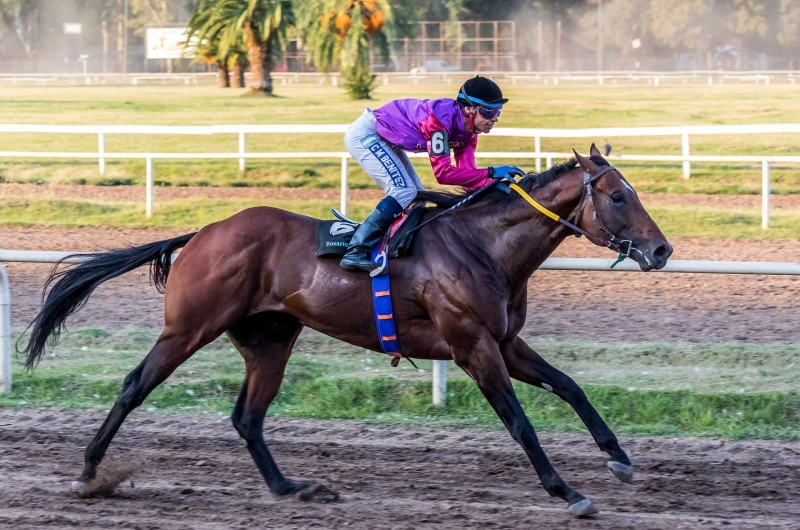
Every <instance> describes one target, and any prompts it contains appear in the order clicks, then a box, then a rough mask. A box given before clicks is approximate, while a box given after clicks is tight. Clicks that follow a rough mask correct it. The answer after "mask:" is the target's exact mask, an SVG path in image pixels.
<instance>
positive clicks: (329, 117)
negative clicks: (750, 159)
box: [0, 84, 800, 194]
mask: <svg viewBox="0 0 800 530" xmlns="http://www.w3.org/2000/svg"><path fill="white" fill-rule="evenodd" d="M456 88H457V87H455V86H452V85H442V84H439V85H388V86H381V87H380V88H379V89H378V91H377V92H376V99H375V100H374V101H370V102H358V101H350V100H348V99H347V98H346V96H345V94H344V92H343V91H342V90H340V89H338V88H335V87H330V86H324V87H321V86H305V85H293V86H291V87H289V86H286V87H283V86H279V87H278V96H279V97H276V98H268V99H252V98H245V97H241V95H242V93H243V92H242V91H239V90H233V89H230V90H221V89H218V88H215V87H211V86H196V87H195V86H191V87H183V86H160V87H153V86H149V87H145V86H140V87H130V86H116V87H99V86H90V87H86V86H81V87H46V86H43V87H40V86H36V87H0V116H2V118H0V121H2V122H3V123H44V124H158V125H210V124H298V123H318V124H324V123H340V124H341V123H350V122H351V121H353V120H354V119H355V118H356V117H357V116H358V115H359V114H360V113H361V112H363V109H364V106H365V105H367V106H370V107H372V108H376V107H378V106H380V105H382V104H383V103H385V102H387V101H389V100H392V99H396V98H403V97H417V98H435V97H445V96H450V97H452V95H453V92H454V91H455V90H456ZM504 91H505V93H507V95H508V97H509V98H510V102H509V104H508V105H507V106H506V109H505V110H504V113H503V115H502V117H501V121H500V125H501V126H503V127H546V128H586V127H630V126H664V125H708V124H712V125H713V124H746V123H784V122H787V121H791V119H789V118H788V117H789V116H797V115H798V114H800V97H798V93H799V91H800V87H797V86H795V85H768V86H765V85H756V86H752V85H747V86H744V85H716V86H710V87H709V86H669V87H666V86H664V87H649V86H613V85H608V86H603V87H592V89H591V90H590V91H588V92H587V89H586V87H567V86H558V87H554V86H514V85H508V84H507V86H505V87H504ZM796 136H797V135H758V136H695V137H693V138H692V139H691V142H692V143H691V149H692V153H693V154H698V155H699V154H715V155H722V154H729V155H791V154H795V155H796V154H798V153H800V151H798V148H797V145H798V143H797V137H796ZM609 140H610V142H611V144H612V146H613V148H614V151H613V152H614V153H616V154H625V153H628V154H680V153H681V145H680V138H679V137H653V138H610V139H609ZM0 141H2V146H3V147H2V149H3V150H7V151H25V150H32V151H96V150H97V138H96V136H93V135H55V134H51V135H42V134H35V135H34V134H0ZM592 141H595V142H597V143H598V144H599V145H601V144H603V142H604V138H592V139H581V140H572V139H544V140H543V142H542V149H544V150H546V151H561V152H569V151H570V150H571V149H572V148H575V149H578V150H579V151H586V150H588V148H589V144H590V143H591V142H592ZM237 142H238V139H237V137H236V135H233V134H231V135H214V136H209V137H202V136H151V135H108V136H107V137H106V139H105V148H106V151H108V152H113V151H135V152H146V151H158V152H215V151H216V152H236V151H237V145H238V144H237ZM247 148H248V150H250V151H281V152H286V151H342V150H343V144H342V136H341V135H340V134H331V135H318V134H314V135H301V134H291V135H284V136H281V135H249V136H248V137H247ZM532 148H533V139H530V138H501V137H496V136H495V137H493V136H491V135H488V136H482V137H481V139H480V145H479V150H482V151H531V150H532ZM480 163H481V164H487V165H492V164H498V163H518V164H520V165H523V166H524V167H525V168H528V169H532V168H533V165H532V161H529V160H528V161H526V160H503V161H500V160H495V161H493V160H482V161H480ZM108 164H109V165H108V169H107V173H106V175H105V176H102V177H101V176H100V175H98V173H97V164H96V162H91V161H87V160H84V161H63V160H62V161H58V160H31V159H28V160H9V159H4V160H2V161H0V180H2V181H5V182H29V183H30V182H32V183H36V182H51V183H70V184H97V185H113V184H142V183H143V182H144V174H145V171H144V162H143V161H121V160H109V161H108ZM415 165H416V167H417V169H418V172H419V173H420V175H421V176H422V179H423V181H424V182H425V183H426V185H431V184H432V183H433V178H432V175H431V170H430V165H429V164H428V163H427V161H425V160H418V161H416V163H415ZM618 165H619V166H620V168H621V169H622V170H623V171H624V173H625V175H626V177H627V178H628V179H629V180H630V181H631V183H632V184H633V185H634V186H636V187H637V189H639V190H640V191H649V192H671V193H722V194H756V193H759V191H760V165H759V164H755V165H725V164H696V165H693V170H692V171H693V172H692V178H691V179H689V180H683V179H682V178H681V176H680V175H681V168H680V164H642V163H619V164H618ZM356 166H357V165H356V164H351V186H353V187H372V186H373V184H372V183H371V181H370V180H369V179H368V178H367V177H366V175H364V174H363V172H362V171H361V170H360V168H357V167H356ZM155 178H156V180H158V181H159V183H160V184H162V185H172V186H181V185H206V186H275V187H277V186H290V187H297V186H303V187H325V188H330V187H336V186H338V179H339V161H338V160H329V161H326V160H271V161H248V170H247V171H246V172H244V173H242V172H239V171H238V168H237V162H236V160H229V161H224V162H223V161H186V162H184V161H159V162H158V163H157V164H156V170H155ZM772 180H773V191H774V192H775V193H781V194H789V193H799V192H800V172H798V171H797V168H796V167H794V168H793V167H791V166H780V165H776V166H775V167H773V173H772Z"/></svg>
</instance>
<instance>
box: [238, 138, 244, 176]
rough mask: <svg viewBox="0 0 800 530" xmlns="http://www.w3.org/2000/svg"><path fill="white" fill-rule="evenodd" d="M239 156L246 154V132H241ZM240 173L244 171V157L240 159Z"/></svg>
mask: <svg viewBox="0 0 800 530" xmlns="http://www.w3.org/2000/svg"><path fill="white" fill-rule="evenodd" d="M239 154H240V155H243V154H244V131H239ZM239 171H244V157H242V158H240V159H239Z"/></svg>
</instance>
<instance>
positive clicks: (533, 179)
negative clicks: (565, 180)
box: [411, 156, 608, 208]
mask: <svg viewBox="0 0 800 530" xmlns="http://www.w3.org/2000/svg"><path fill="white" fill-rule="evenodd" d="M590 159H591V161H592V162H594V163H595V164H597V165H598V166H607V165H608V162H606V161H605V159H604V158H602V157H599V156H592V157H590ZM577 166H578V161H577V160H576V159H574V158H570V159H569V160H567V161H566V162H562V163H561V164H556V165H555V166H553V167H551V168H550V169H547V170H545V171H542V172H541V173H528V174H527V175H525V176H524V177H522V178H521V179H520V180H519V186H520V187H521V188H522V189H524V190H525V191H527V192H530V191H531V190H532V189H534V188H539V187H541V186H544V185H546V184H548V183H550V182H552V181H554V180H555V179H557V178H558V177H560V176H562V175H566V174H567V173H569V172H570V171H572V170H573V169H575V168H576V167H577ZM467 195H468V193H467V192H460V193H459V192H451V191H418V192H417V196H416V198H415V199H414V202H412V203H411V207H412V208H415V207H425V205H426V204H427V203H433V204H435V205H436V207H437V208H450V207H451V206H453V205H455V204H457V203H458V202H459V201H461V200H463V199H464V197H466V196H467ZM517 198H519V195H518V194H516V193H503V192H502V191H500V190H497V189H495V190H492V191H490V192H488V193H487V194H485V195H482V196H481V197H479V198H478V199H476V201H475V203H476V204H481V205H483V204H501V203H505V202H510V201H513V200H516V199H517Z"/></svg>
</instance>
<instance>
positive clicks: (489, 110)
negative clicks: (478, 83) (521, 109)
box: [458, 86, 503, 120]
mask: <svg viewBox="0 0 800 530" xmlns="http://www.w3.org/2000/svg"><path fill="white" fill-rule="evenodd" d="M458 97H459V98H461V99H462V100H463V101H464V102H465V103H467V104H468V105H469V106H471V107H476V108H477V109H478V113H479V114H480V115H481V116H483V118H485V119H487V120H492V119H494V118H497V117H498V116H500V112H501V111H502V110H503V104H502V103H486V102H485V101H482V100H480V99H478V98H473V97H470V96H468V95H467V93H466V92H465V91H464V87H463V86H462V87H461V88H460V89H459V90H458Z"/></svg>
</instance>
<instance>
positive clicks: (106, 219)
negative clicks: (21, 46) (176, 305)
mask: <svg viewBox="0 0 800 530" xmlns="http://www.w3.org/2000/svg"><path fill="white" fill-rule="evenodd" d="M262 205H267V206H273V207H276V208H282V209H285V210H289V211H293V212H296V213H300V214H303V215H308V216H311V217H317V218H323V219H330V218H332V217H331V214H330V208H331V207H332V206H337V207H338V204H335V203H331V202H329V201H324V200H269V201H264V202H261V201H257V200H248V199H220V200H215V199H183V200H176V201H164V202H157V203H156V208H155V212H154V215H153V217H151V218H150V219H147V218H146V217H145V216H144V205H143V204H142V203H137V204H134V203H121V202H90V201H79V200H49V199H41V198H25V197H20V198H5V199H0V224H6V225H29V226H35V225H52V226H61V227H81V226H116V227H126V228H141V227H156V228H186V230H187V231H188V230H193V229H198V228H201V227H203V226H205V225H207V224H209V223H213V222H215V221H219V220H222V219H225V218H227V217H229V216H231V215H233V214H234V213H236V212H238V211H241V210H243V209H245V208H250V207H253V206H262ZM374 206H375V205H374V202H365V201H351V202H350V203H349V210H348V215H349V216H350V217H352V218H353V219H363V218H365V217H366V216H367V215H368V214H369V212H370V211H371V210H372V208H374ZM645 206H647V205H645ZM647 209H648V212H650V214H651V215H652V217H653V219H655V221H656V222H657V223H658V225H659V227H660V228H661V229H662V230H663V231H664V233H665V234H667V235H669V236H670V237H687V236H688V237H702V236H708V237H734V238H735V237H742V238H791V237H797V227H798V226H800V210H792V209H787V210H783V209H781V210H773V211H772V213H771V216H770V217H771V218H770V229H769V230H768V231H764V230H762V229H761V213H760V211H759V210H757V209H733V208H731V209H722V208H707V207H704V208H700V207H681V206H679V205H678V206H670V207H668V206H659V207H655V208H652V207H648V208H647Z"/></svg>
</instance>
